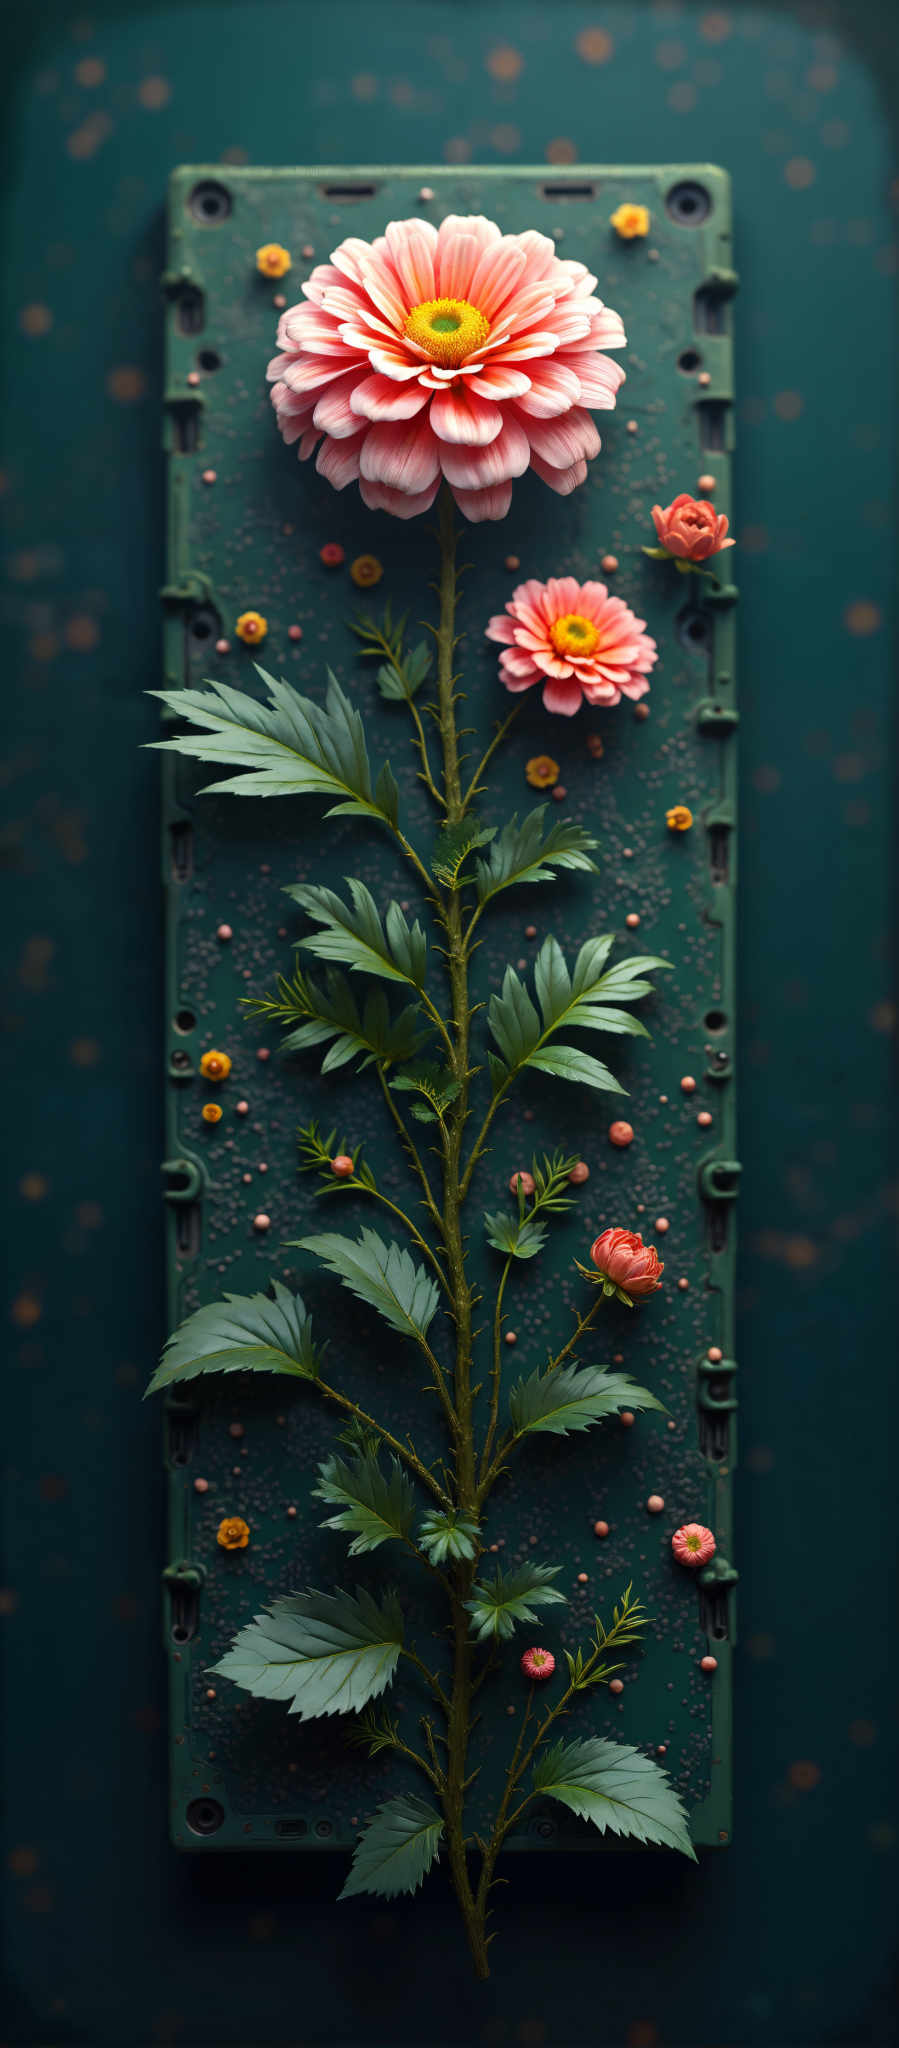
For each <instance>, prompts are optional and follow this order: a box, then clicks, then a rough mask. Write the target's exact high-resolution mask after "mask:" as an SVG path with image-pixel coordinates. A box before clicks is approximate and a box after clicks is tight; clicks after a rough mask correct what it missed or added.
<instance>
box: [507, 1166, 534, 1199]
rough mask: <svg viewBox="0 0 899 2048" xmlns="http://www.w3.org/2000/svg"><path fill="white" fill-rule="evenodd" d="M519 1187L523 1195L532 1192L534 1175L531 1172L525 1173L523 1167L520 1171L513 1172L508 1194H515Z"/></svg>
mask: <svg viewBox="0 0 899 2048" xmlns="http://www.w3.org/2000/svg"><path fill="white" fill-rule="evenodd" d="M519 1188H520V1189H521V1192H522V1194H523V1195H532V1194H533V1192H534V1176H533V1174H532V1173H525V1171H524V1169H523V1168H522V1169H521V1171H520V1172H518V1173H513V1175H512V1178H511V1180H510V1182H509V1192H510V1194H513V1195H517V1193H518V1190H519Z"/></svg>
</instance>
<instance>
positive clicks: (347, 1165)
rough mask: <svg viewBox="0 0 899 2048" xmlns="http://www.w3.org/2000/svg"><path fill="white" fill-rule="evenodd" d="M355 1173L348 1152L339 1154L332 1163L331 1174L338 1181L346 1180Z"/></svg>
mask: <svg viewBox="0 0 899 2048" xmlns="http://www.w3.org/2000/svg"><path fill="white" fill-rule="evenodd" d="M352 1171H353V1162H352V1159H351V1158H350V1155H349V1153H348V1152H338V1153H337V1154H336V1155H335V1157H334V1158H333V1159H332V1161H331V1172H332V1173H333V1174H334V1175H335V1176H336V1178H337V1179H338V1180H346V1179H347V1178H348V1176H349V1175H350V1174H351V1173H352Z"/></svg>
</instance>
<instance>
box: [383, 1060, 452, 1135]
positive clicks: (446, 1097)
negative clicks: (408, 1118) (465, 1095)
mask: <svg viewBox="0 0 899 2048" xmlns="http://www.w3.org/2000/svg"><path fill="white" fill-rule="evenodd" d="M390 1086H391V1088H397V1089H399V1090H400V1091H403V1090H405V1091H406V1093H407V1094H411V1095H418V1096H420V1097H421V1100H420V1102H414V1103H413V1104H412V1115H413V1116H414V1117H416V1118H417V1120H418V1122H419V1123H420V1124H433V1123H437V1122H438V1120H440V1119H442V1118H443V1117H444V1116H445V1115H446V1112H447V1110H448V1108H449V1106H450V1103H451V1102H455V1099H456V1096H457V1095H458V1093H459V1083H458V1081H457V1080H455V1079H454V1077H453V1075H452V1074H451V1073H449V1071H448V1070H447V1068H445V1067H436V1066H429V1065H426V1064H421V1065H418V1066H414V1067H406V1068H404V1070H403V1072H402V1073H401V1074H397V1075H396V1077H395V1079H394V1080H392V1081H391V1083H390Z"/></svg>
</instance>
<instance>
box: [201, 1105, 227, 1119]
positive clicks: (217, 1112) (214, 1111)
mask: <svg viewBox="0 0 899 2048" xmlns="http://www.w3.org/2000/svg"><path fill="white" fill-rule="evenodd" d="M223 1114H224V1111H223V1110H222V1106H221V1103H219V1102H204V1104H203V1107H202V1109H201V1111H200V1115H201V1117H202V1119H203V1122H204V1124H220V1123H221V1120H222V1116H223Z"/></svg>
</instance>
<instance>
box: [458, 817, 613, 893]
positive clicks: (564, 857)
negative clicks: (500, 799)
mask: <svg viewBox="0 0 899 2048" xmlns="http://www.w3.org/2000/svg"><path fill="white" fill-rule="evenodd" d="M545 815H546V805H545V804H538V805H537V808H536V810H533V811H529V812H528V815H527V817H526V818H524V819H523V820H522V822H521V824H520V825H519V823H518V816H517V813H516V815H515V817H514V818H510V820H509V823H508V824H507V825H504V826H503V829H502V831H501V832H500V834H499V836H498V838H495V839H494V842H493V845H492V846H491V848H490V853H489V855H488V857H487V859H486V860H485V861H483V860H479V861H478V863H477V881H478V900H479V901H480V902H481V903H487V902H488V901H489V899H490V897H491V896H496V895H497V894H498V892H499V890H500V889H511V888H512V887H514V885H515V884H516V883H517V882H551V881H552V879H553V869H554V868H580V869H583V870H588V871H590V872H591V873H594V874H595V872H596V862H595V861H593V860H591V859H590V855H591V853H593V852H595V849H596V840H595V839H591V837H590V835H589V833H588V832H585V831H584V830H583V827H582V826H581V825H575V824H572V822H571V820H570V819H567V818H566V819H562V820H561V821H560V822H559V823H557V824H554V825H551V826H550V829H549V831H548V832H547V833H546V835H545V836H544V832H543V820H544V817H545Z"/></svg>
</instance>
